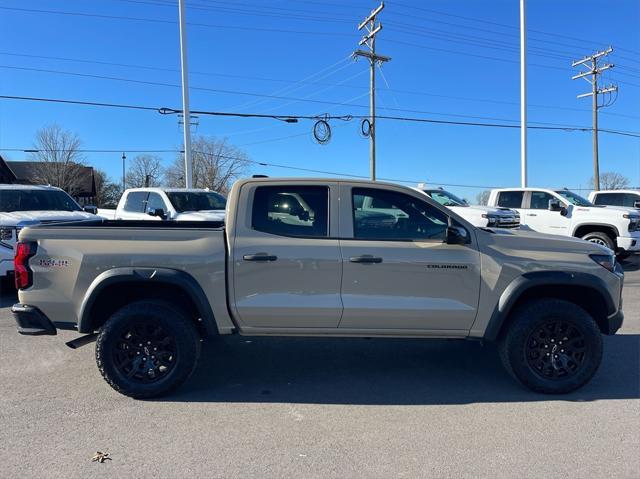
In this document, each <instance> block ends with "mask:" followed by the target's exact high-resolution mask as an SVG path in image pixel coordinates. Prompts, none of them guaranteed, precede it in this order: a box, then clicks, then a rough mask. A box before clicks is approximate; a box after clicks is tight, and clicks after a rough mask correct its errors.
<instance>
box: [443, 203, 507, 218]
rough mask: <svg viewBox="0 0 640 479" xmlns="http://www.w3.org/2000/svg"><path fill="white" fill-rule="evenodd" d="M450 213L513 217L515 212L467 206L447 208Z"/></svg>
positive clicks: (491, 207) (504, 209)
mask: <svg viewBox="0 0 640 479" xmlns="http://www.w3.org/2000/svg"><path fill="white" fill-rule="evenodd" d="M448 208H450V209H451V210H452V211H455V212H456V213H458V214H459V215H460V216H462V215H463V214H464V212H465V211H467V212H471V211H474V212H480V214H487V215H495V216H513V215H515V214H516V212H515V211H513V210H510V209H509V208H495V207H493V206H481V205H469V206H449V207H448Z"/></svg>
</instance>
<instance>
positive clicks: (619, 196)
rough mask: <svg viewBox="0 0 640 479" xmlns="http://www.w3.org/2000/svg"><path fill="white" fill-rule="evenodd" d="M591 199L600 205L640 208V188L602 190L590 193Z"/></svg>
mask: <svg viewBox="0 0 640 479" xmlns="http://www.w3.org/2000/svg"><path fill="white" fill-rule="evenodd" d="M589 201H591V202H592V203H593V204H594V205H600V206H623V207H625V208H636V209H640V190H600V191H593V192H591V193H590V194H589Z"/></svg>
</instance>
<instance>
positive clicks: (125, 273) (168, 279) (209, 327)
mask: <svg viewBox="0 0 640 479" xmlns="http://www.w3.org/2000/svg"><path fill="white" fill-rule="evenodd" d="M134 282H135V283H141V282H142V283H149V284H152V283H156V284H169V285H172V286H176V288H180V289H181V290H182V291H184V292H185V293H186V294H187V295H188V296H189V298H190V299H191V301H193V304H194V305H195V307H196V309H197V311H198V314H199V315H200V318H202V324H203V325H204V328H205V330H206V332H207V335H208V336H215V335H217V334H218V324H217V323H216V320H215V317H214V315H213V310H212V309H211V305H210V304H209V300H208V299H207V296H206V295H205V293H204V291H203V290H202V287H201V286H200V284H199V283H198V282H197V281H196V280H195V278H194V277H193V276H191V275H190V274H189V273H187V272H185V271H180V270H176V269H169V268H145V267H140V268H138V267H127V268H113V269H109V270H107V271H104V272H102V273H101V274H99V275H98V276H97V277H96V278H95V279H94V280H93V281H92V283H91V285H90V286H89V288H88V289H87V291H86V293H85V296H84V299H83V300H82V304H81V305H80V310H79V312H78V331H79V332H81V333H92V332H93V327H92V326H91V319H92V318H91V317H90V311H91V309H92V307H93V305H94V303H95V301H96V300H97V299H98V297H100V293H101V292H102V291H104V289H105V288H107V287H109V286H112V285H114V284H122V283H134Z"/></svg>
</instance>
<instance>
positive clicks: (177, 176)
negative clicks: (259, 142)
mask: <svg viewBox="0 0 640 479" xmlns="http://www.w3.org/2000/svg"><path fill="white" fill-rule="evenodd" d="M191 149H192V160H193V187H194V188H209V189H211V190H214V191H218V192H220V193H223V194H226V193H227V192H228V191H229V189H230V188H231V184H232V182H233V181H234V180H235V179H236V178H238V177H239V176H241V175H242V174H243V173H244V172H245V171H246V169H247V167H248V166H249V157H248V156H247V154H246V153H245V152H244V151H242V150H240V149H239V148H237V147H236V146H234V145H231V144H230V143H229V142H228V141H227V139H226V138H225V139H222V140H218V139H216V138H213V137H204V136H198V137H196V138H194V140H193V141H192V142H191ZM165 179H166V183H167V185H168V186H173V187H184V185H185V181H184V157H183V156H182V155H178V157H177V158H176V159H175V161H174V162H173V164H172V165H171V166H170V167H169V168H167V171H166V174H165Z"/></svg>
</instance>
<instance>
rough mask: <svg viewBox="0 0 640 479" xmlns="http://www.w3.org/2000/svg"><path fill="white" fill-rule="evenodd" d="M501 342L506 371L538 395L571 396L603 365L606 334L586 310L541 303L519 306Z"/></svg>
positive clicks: (559, 303)
mask: <svg viewBox="0 0 640 479" xmlns="http://www.w3.org/2000/svg"><path fill="white" fill-rule="evenodd" d="M514 314H515V316H514V317H513V321H512V322H511V323H510V325H509V328H508V330H507V331H506V332H505V334H504V335H503V336H502V337H501V338H500V342H499V351H500V358H501V359H502V363H503V364H504V367H505V368H506V369H507V371H509V373H511V375H512V376H514V377H515V378H516V379H517V380H518V381H520V382H521V383H522V384H523V385H525V386H526V387H528V388H529V389H531V390H532V391H536V392H541V393H547V394H565V393H568V392H571V391H575V390H576V389H578V388H580V387H582V386H584V385H585V384H586V383H588V382H589V381H590V380H591V378H592V377H593V375H594V374H595V373H596V371H597V370H598V367H599V366H600V363H601V362H602V336H601V335H600V330H599V329H598V325H597V324H596V323H595V321H594V320H593V318H592V317H591V316H590V315H589V313H587V312H586V311H585V310H584V309H582V308H581V307H580V306H578V305H576V304H575V303H571V302H569V301H564V300H560V299H552V298H547V299H539V300H535V301H531V302H529V303H526V304H524V305H523V306H521V307H519V308H518V310H516V311H515V312H514Z"/></svg>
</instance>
